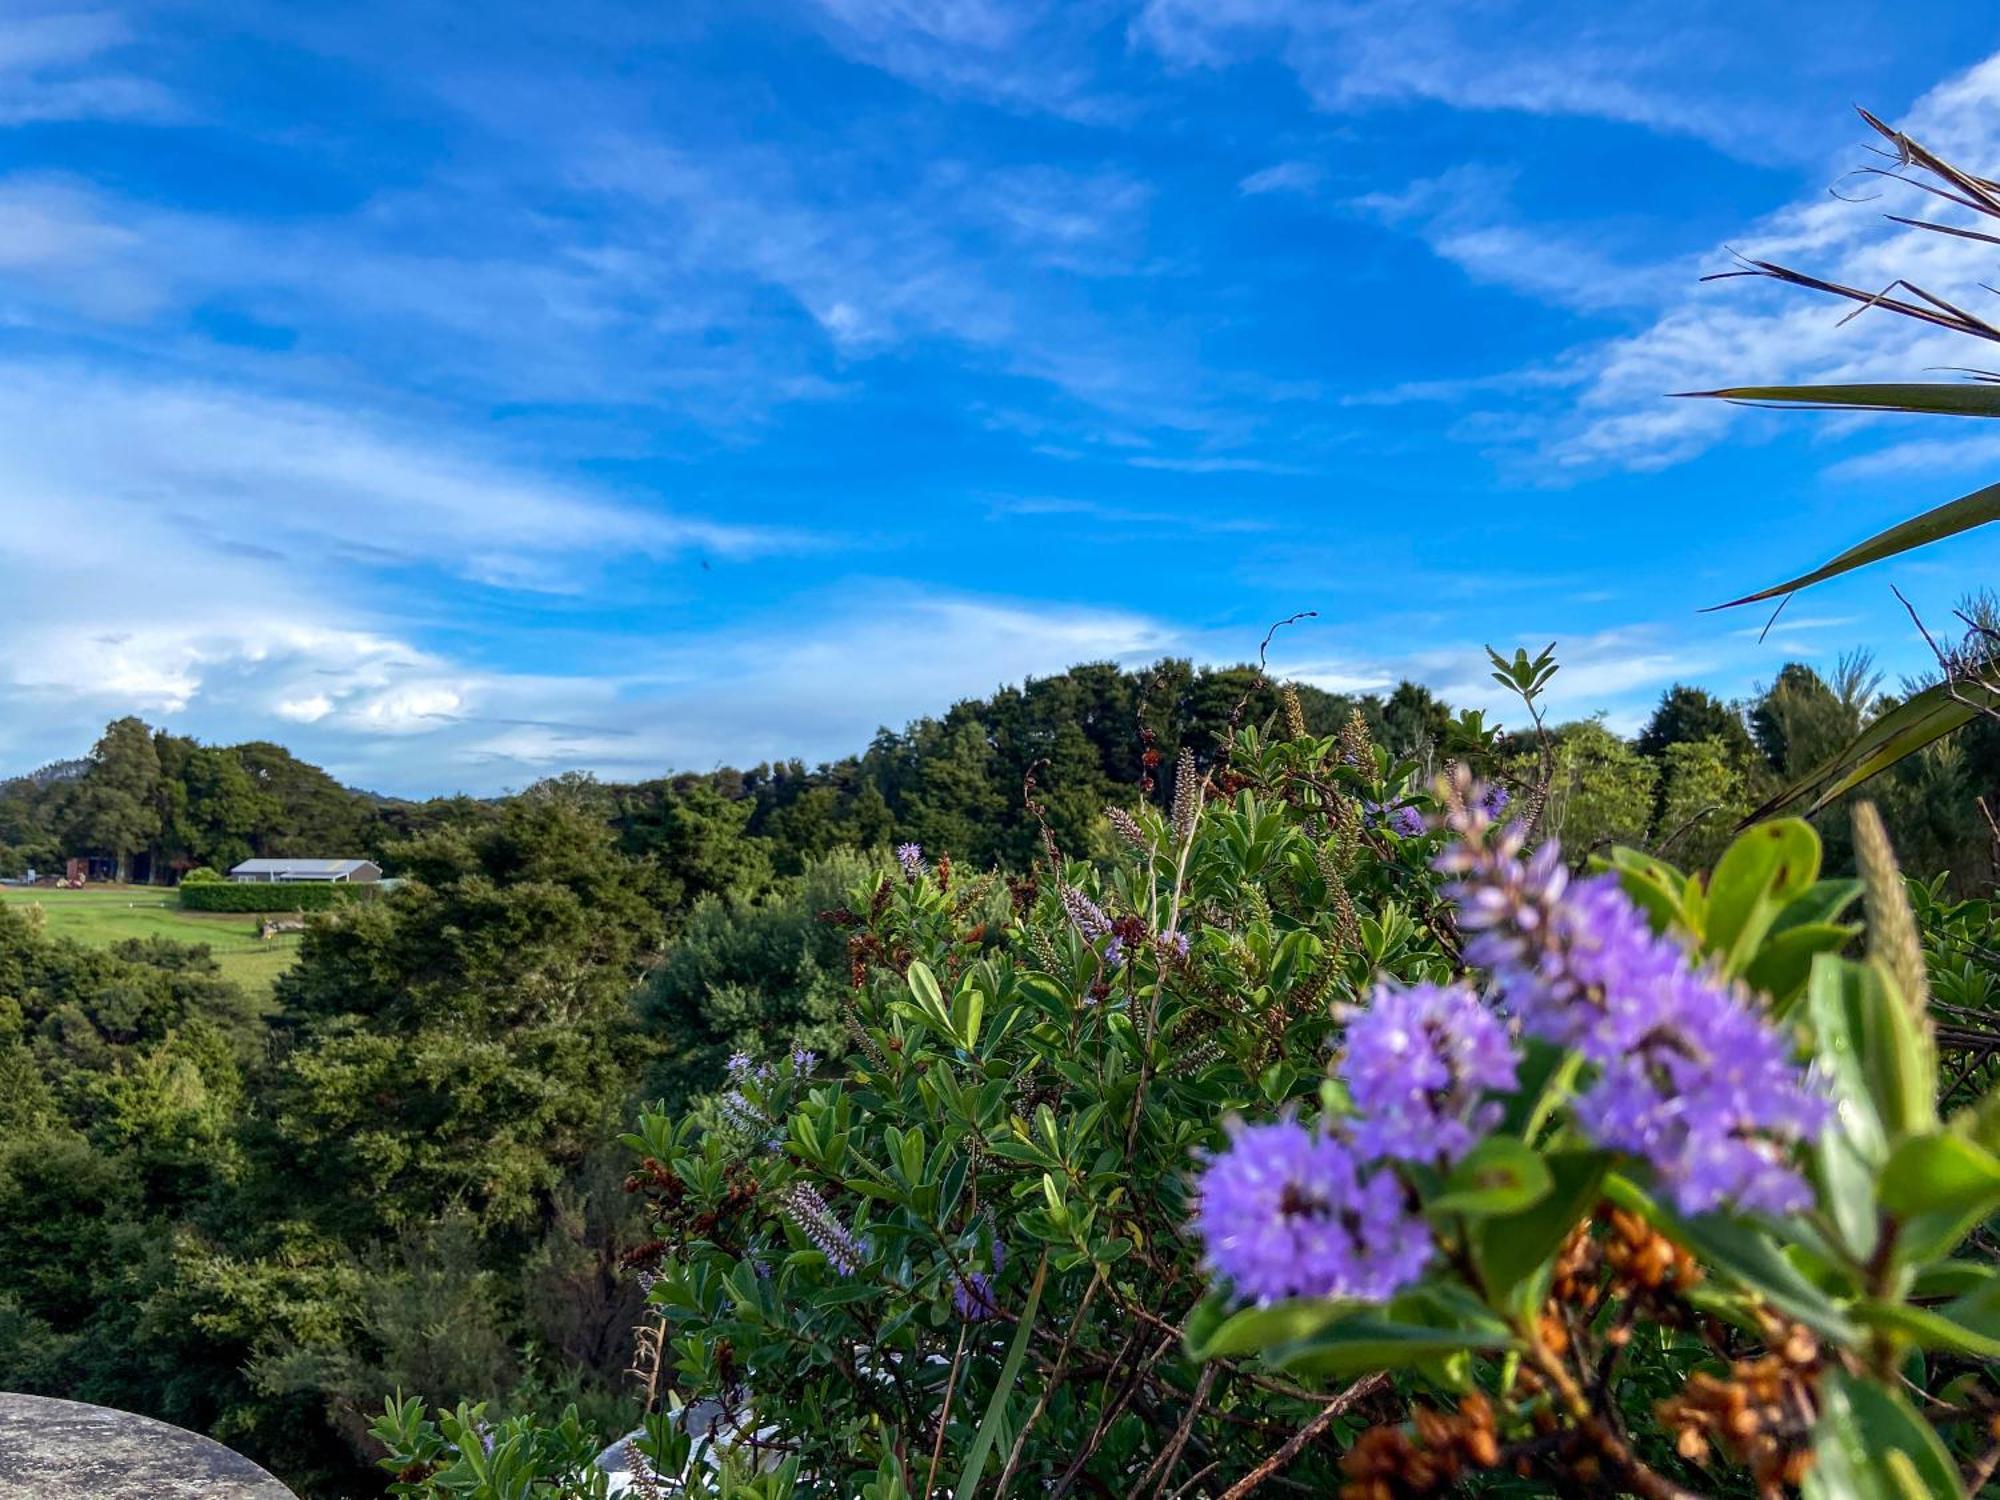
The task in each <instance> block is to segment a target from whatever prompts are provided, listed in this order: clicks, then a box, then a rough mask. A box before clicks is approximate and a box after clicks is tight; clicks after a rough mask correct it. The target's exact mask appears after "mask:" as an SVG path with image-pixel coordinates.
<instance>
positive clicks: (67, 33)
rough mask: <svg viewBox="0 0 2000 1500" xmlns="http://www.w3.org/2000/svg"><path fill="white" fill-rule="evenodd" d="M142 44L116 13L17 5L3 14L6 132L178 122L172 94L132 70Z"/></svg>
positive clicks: (0, 111)
mask: <svg viewBox="0 0 2000 1500" xmlns="http://www.w3.org/2000/svg"><path fill="white" fill-rule="evenodd" d="M136 43H137V38H136V37H135V35H134V34H133V31H132V28H131V27H130V25H129V24H128V23H127V22H126V20H125V19H124V17H122V16H121V15H119V14H118V13H117V12H116V11H114V10H108V9H71V8H57V7H44V6H40V5H36V4H34V3H33V0H24V3H22V4H19V5H16V6H13V7H12V8H11V9H10V13H9V14H6V15H0V125H33V124H41V123H46V122H50V121H56V120H117V119H164V118H169V117H171V116H172V115H174V114H175V113H176V110H175V105H174V101H173V98H172V96H171V95H170V94H169V93H168V91H167V90H166V89H165V88H164V87H162V86H161V85H160V84H158V83H157V82H155V81H153V80H152V79H149V78H146V77H144V76H142V75H141V74H140V73H138V72H136V71H134V70H131V69H129V68H128V67H127V66H126V61H127V60H129V59H130V58H131V57H132V55H133V53H134V51H135V50H136Z"/></svg>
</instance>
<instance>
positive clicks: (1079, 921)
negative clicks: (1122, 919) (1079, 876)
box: [1062, 885, 1111, 943]
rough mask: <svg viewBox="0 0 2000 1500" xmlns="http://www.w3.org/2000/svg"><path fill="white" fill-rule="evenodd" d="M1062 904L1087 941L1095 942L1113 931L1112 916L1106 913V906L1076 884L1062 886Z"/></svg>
mask: <svg viewBox="0 0 2000 1500" xmlns="http://www.w3.org/2000/svg"><path fill="white" fill-rule="evenodd" d="M1062 904H1063V910H1064V911H1065V912H1067V913H1068V914H1069V919H1070V921H1071V922H1072V923H1074V924H1075V926H1076V930H1077V931H1078V932H1080V933H1082V934H1083V940H1084V941H1085V942H1086V943H1094V942H1096V941H1097V940H1098V939H1099V938H1101V937H1103V936H1105V934H1107V933H1109V932H1110V931H1111V918H1109V917H1107V916H1105V915H1104V908H1103V907H1101V906H1099V905H1098V904H1097V903H1096V902H1095V901H1093V900H1091V899H1090V897H1088V896H1086V895H1084V893H1083V892H1082V891H1080V890H1078V889H1077V888H1076V887H1075V886H1073V885H1066V886H1064V887H1063V888H1062Z"/></svg>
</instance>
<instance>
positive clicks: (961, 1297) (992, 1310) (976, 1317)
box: [951, 1240, 1007, 1323]
mask: <svg viewBox="0 0 2000 1500" xmlns="http://www.w3.org/2000/svg"><path fill="white" fill-rule="evenodd" d="M1006 1264H1007V1247H1006V1246H1005V1245H1003V1244H1001V1243H1000V1241H998V1240H995V1241H994V1242H993V1275H994V1276H998V1275H999V1274H1000V1272H1001V1269H1002V1268H1003V1267H1004V1266H1005V1265H1006ZM951 1305H952V1308H953V1310H954V1311H956V1312H957V1313H958V1315H959V1317H960V1318H962V1319H964V1320H965V1321H966V1322H968V1323H983V1322H985V1321H986V1320H987V1319H988V1318H991V1317H994V1316H996V1315H997V1314H998V1313H999V1311H1000V1303H999V1302H998V1300H996V1299H995V1297H994V1295H993V1280H992V1277H990V1276H988V1275H987V1274H986V1273H985V1272H984V1271H968V1272H966V1273H965V1275H964V1276H963V1277H961V1278H960V1279H959V1282H958V1285H957V1286H956V1287H955V1288H953V1290H952V1294H951Z"/></svg>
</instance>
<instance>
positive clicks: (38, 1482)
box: [0, 1392, 295, 1500]
mask: <svg viewBox="0 0 2000 1500" xmlns="http://www.w3.org/2000/svg"><path fill="white" fill-rule="evenodd" d="M0 1500H295V1497H294V1496H293V1494H292V1492H291V1491H290V1490H288V1489H286V1488H285V1486H283V1485H282V1484H280V1483H278V1481H277V1480H275V1479H273V1478H272V1477H271V1476H270V1475H269V1474H266V1473H265V1472H264V1471H263V1470H262V1469H260V1468H258V1467H257V1465H255V1464H253V1463H252V1462H250V1460H249V1459H247V1458H245V1457H243V1455H242V1454H240V1453H233V1452H231V1451H230V1450H229V1449H227V1448H225V1447H223V1446H222V1444H220V1443H218V1442H215V1441H214V1440H213V1439H211V1438H205V1437H202V1436H201V1435H200V1434H198V1433H193V1432H187V1431H184V1430H183V1429H181V1428H179V1427H172V1426H169V1425H168V1424H167V1423H165V1422H157V1421H155V1420H154V1419H153V1418H151V1417H141V1416H137V1415H135V1414H133V1413H132V1412H128V1411H113V1410H112V1409H111V1408H110V1407H108V1406H85V1405H83V1404H82V1403H80V1402H76V1401H56V1400H52V1399H51V1398H49V1397H47V1396H17V1395H12V1394H9V1393H7V1392H0Z"/></svg>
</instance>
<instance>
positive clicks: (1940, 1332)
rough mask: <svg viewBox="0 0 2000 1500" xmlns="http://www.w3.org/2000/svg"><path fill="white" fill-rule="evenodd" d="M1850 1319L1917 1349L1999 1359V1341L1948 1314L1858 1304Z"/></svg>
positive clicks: (1882, 1304)
mask: <svg viewBox="0 0 2000 1500" xmlns="http://www.w3.org/2000/svg"><path fill="white" fill-rule="evenodd" d="M1854 1316H1855V1317H1856V1318H1857V1319H1859V1320H1860V1321H1861V1322H1863V1323H1866V1324H1867V1325H1868V1326H1869V1327H1871V1328H1884V1329H1888V1330H1889V1331H1890V1332H1892V1333H1894V1334H1896V1335H1898V1336H1899V1337H1900V1338H1901V1339H1902V1340H1903V1341H1904V1342H1905V1343H1907V1344H1912V1345H1914V1346H1915V1347H1917V1348H1919V1349H1938V1350H1943V1351H1945V1352H1947V1353H1951V1354H1969V1355H1971V1356H1973V1357H1974V1358H1976V1359H2000V1338H1995V1337H1994V1336H1993V1335H1992V1334H1990V1333H1984V1332H1982V1331H1981V1330H1979V1329H1977V1328H1969V1327H1967V1326H1966V1325H1965V1324H1963V1323H1960V1322H1959V1321H1958V1320H1957V1319H1956V1318H1954V1317H1952V1316H1951V1314H1950V1312H1949V1311H1948V1310H1943V1309H1932V1308H1927V1307H1913V1306H1911V1305H1910V1304H1908V1303H1905V1302H1862V1303H1858V1304H1856V1306H1855V1309H1854Z"/></svg>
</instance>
